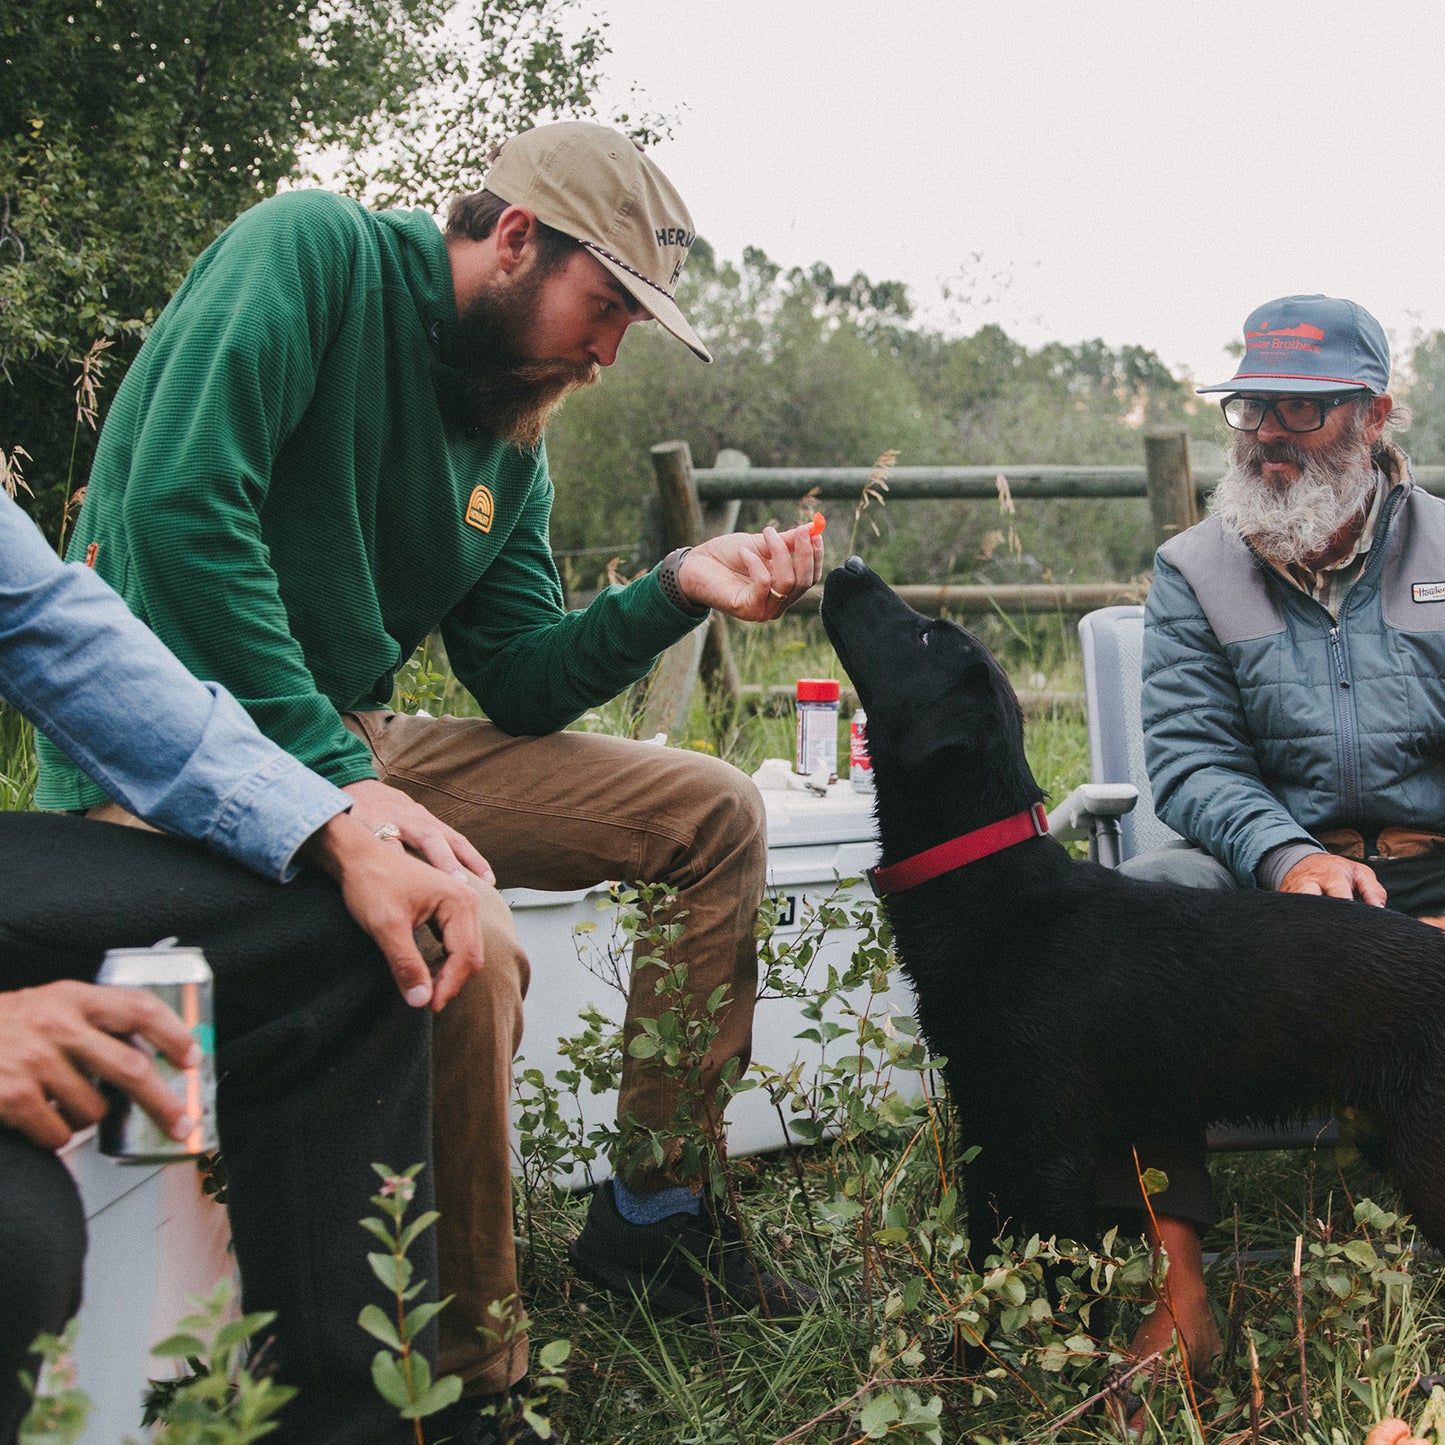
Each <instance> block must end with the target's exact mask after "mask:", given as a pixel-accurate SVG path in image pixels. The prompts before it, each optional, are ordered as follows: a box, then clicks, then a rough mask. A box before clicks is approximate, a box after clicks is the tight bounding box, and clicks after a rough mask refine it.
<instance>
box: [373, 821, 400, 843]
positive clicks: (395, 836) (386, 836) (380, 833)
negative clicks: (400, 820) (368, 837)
mask: <svg viewBox="0 0 1445 1445" xmlns="http://www.w3.org/2000/svg"><path fill="white" fill-rule="evenodd" d="M376 836H377V837H378V838H379V839H381V841H382V842H383V843H390V842H392V841H393V840H395V841H396V842H398V843H399V842H401V829H400V828H398V827H397V826H396V824H395V823H383V824H382V825H381V827H379V828H378V829H377V830H376Z"/></svg>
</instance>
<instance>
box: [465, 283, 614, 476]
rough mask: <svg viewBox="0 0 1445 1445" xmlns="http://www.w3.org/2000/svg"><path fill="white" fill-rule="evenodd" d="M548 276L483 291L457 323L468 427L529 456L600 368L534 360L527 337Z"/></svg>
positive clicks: (583, 362) (559, 361)
mask: <svg viewBox="0 0 1445 1445" xmlns="http://www.w3.org/2000/svg"><path fill="white" fill-rule="evenodd" d="M545 280H546V277H545V276H540V275H537V274H536V273H535V271H532V272H529V273H527V274H526V275H524V276H522V277H520V278H518V279H517V280H516V281H514V282H511V283H510V284H508V285H504V286H498V287H496V288H495V289H489V290H483V291H479V292H478V293H477V294H476V295H475V296H474V297H473V298H472V300H471V301H470V302H469V303H468V305H467V308H466V310H465V311H463V312H462V314H461V315H460V316H459V317H458V318H457V351H456V355H457V365H458V367H459V368H460V370H461V371H462V372H463V374H464V375H465V376H466V385H465V387H464V388H463V397H464V406H465V411H466V423H467V425H468V426H470V427H475V428H478V429H480V430H482V431H489V432H493V433H495V434H496V435H497V436H500V437H501V438H502V439H503V440H504V441H507V442H510V443H511V444H512V445H513V446H514V447H520V448H521V449H522V450H524V451H531V450H533V449H534V448H535V447H536V446H537V443H538V442H540V441H541V440H542V432H543V431H544V429H545V428H546V425H547V422H548V419H549V418H550V417H551V415H552V413H553V412H554V411H556V410H557V408H558V407H559V406H560V405H561V404H562V400H563V398H564V397H566V396H567V395H568V393H569V392H573V391H576V390H577V388H578V387H582V386H590V385H591V384H592V383H593V382H594V381H596V380H597V377H598V373H599V372H600V370H601V368H600V367H599V366H598V365H597V364H596V363H595V362H591V361H561V360H552V361H531V360H528V358H527V356H526V354H525V351H524V350H523V338H524V337H525V336H526V334H527V329H528V326H529V323H530V322H531V319H532V312H533V307H534V305H535V303H536V299H537V296H538V294H539V293H540V291H541V288H542V283H543V281H545Z"/></svg>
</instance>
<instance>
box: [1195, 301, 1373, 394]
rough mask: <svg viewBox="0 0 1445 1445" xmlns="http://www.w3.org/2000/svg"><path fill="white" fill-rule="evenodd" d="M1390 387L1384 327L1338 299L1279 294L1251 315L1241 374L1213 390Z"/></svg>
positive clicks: (1202, 390)
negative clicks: (1278, 296) (1276, 299)
mask: <svg viewBox="0 0 1445 1445" xmlns="http://www.w3.org/2000/svg"><path fill="white" fill-rule="evenodd" d="M1356 387H1364V388H1365V389H1367V390H1369V391H1372V392H1374V393H1375V395H1376V396H1379V395H1381V394H1382V393H1384V392H1387V391H1388V390H1389V389H1390V343H1389V342H1388V341H1386V340H1385V333H1384V331H1383V330H1382V329H1381V326H1380V323H1379V322H1378V321H1376V320H1375V318H1374V317H1373V316H1371V315H1370V313H1369V312H1368V311H1366V310H1365V308H1364V307H1363V306H1357V305H1356V304H1355V303H1354V302H1353V301H1344V300H1341V299H1340V298H1339V297H1337V296H1281V297H1280V298H1279V300H1278V301H1266V302H1265V304H1264V305H1263V306H1259V307H1256V308H1255V309H1254V310H1253V311H1251V312H1250V313H1249V316H1248V318H1247V319H1246V321H1245V323H1244V355H1243V356H1242V357H1241V358H1240V362H1239V370H1238V371H1237V372H1235V374H1234V375H1233V376H1231V377H1230V378H1229V380H1228V381H1221V382H1220V383H1219V384H1218V385H1217V386H1201V387H1200V388H1199V394H1200V395H1201V396H1203V395H1205V394H1206V393H1208V392H1211V391H1266V392H1280V393H1293V392H1304V393H1308V392H1318V391H1352V390H1353V389H1354V388H1356Z"/></svg>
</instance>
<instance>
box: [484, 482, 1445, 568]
mask: <svg viewBox="0 0 1445 1445" xmlns="http://www.w3.org/2000/svg"><path fill="white" fill-rule="evenodd" d="M495 511H496V503H495V502H493V501H492V494H491V493H490V492H489V491H488V490H487V489H486V488H485V487H474V488H473V489H472V495H471V497H470V498H469V499H468V501H467V518H466V521H467V526H469V527H475V528H476V529H477V531H479V532H490V531H491V530H492V516H493V514H494V513H495ZM1439 585H1440V586H1441V587H1445V582H1442V583H1440V584H1439Z"/></svg>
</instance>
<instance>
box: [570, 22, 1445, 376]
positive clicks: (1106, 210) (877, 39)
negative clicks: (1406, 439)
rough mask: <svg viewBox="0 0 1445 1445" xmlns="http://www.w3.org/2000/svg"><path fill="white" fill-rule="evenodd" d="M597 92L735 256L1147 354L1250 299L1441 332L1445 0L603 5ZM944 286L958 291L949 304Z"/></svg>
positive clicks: (951, 320) (953, 318) (1179, 346)
mask: <svg viewBox="0 0 1445 1445" xmlns="http://www.w3.org/2000/svg"><path fill="white" fill-rule="evenodd" d="M589 3H590V6H591V8H592V9H593V11H594V12H595V13H596V14H598V15H600V16H601V17H602V18H603V19H605V20H606V21H607V22H608V32H607V34H608V40H609V43H610V45H611V47H612V51H613V54H612V56H611V58H610V60H609V61H608V62H607V71H608V75H609V80H610V85H611V89H610V91H609V92H607V93H604V95H603V97H602V98H603V100H604V101H606V100H613V101H616V102H618V103H619V104H624V105H625V104H626V93H627V90H628V88H629V87H631V86H633V85H636V86H638V87H640V89H641V90H642V92H643V93H644V94H645V95H646V96H647V98H648V99H649V100H650V101H651V103H652V105H653V107H654V108H655V109H660V110H663V111H666V112H669V113H671V114H672V115H674V116H675V117H676V120H675V125H674V135H673V139H672V140H670V141H668V142H666V143H665V144H663V145H661V146H659V147H657V148H656V149H655V150H654V152H653V154H654V155H655V156H656V158H657V159H658V161H659V163H660V164H661V165H662V166H663V168H664V170H666V171H667V173H668V174H669V175H670V176H671V178H672V179H673V181H674V182H675V183H676V184H677V186H678V188H679V190H681V191H682V193H683V195H684V197H685V198H686V199H687V202H688V205H689V207H690V209H691V211H692V214H693V218H694V221H695V223H696V225H697V228H698V231H699V232H700V233H701V234H702V235H704V236H706V237H707V239H708V240H709V241H711V242H712V244H713V246H714V247H715V248H716V250H717V251H718V253H719V254H720V255H721V256H722V257H724V258H727V259H731V260H739V259H740V258H741V255H742V250H743V247H744V246H745V245H755V246H760V247H762V248H763V250H764V251H766V252H767V253H768V255H769V256H771V257H772V258H773V259H774V260H775V261H779V262H781V263H783V264H784V265H808V264H811V263H812V262H813V261H819V260H821V261H826V262H827V263H828V264H829V265H830V266H832V268H833V270H834V271H835V272H836V273H838V274H839V275H842V276H850V275H852V274H853V272H855V271H858V270H861V271H864V272H866V273H867V274H868V275H869V276H870V277H871V278H873V279H874V280H879V279H885V278H886V279H897V280H902V281H906V282H908V283H909V286H910V289H911V290H912V293H913V296H914V300H915V302H916V303H917V304H918V305H919V306H920V307H921V308H922V309H923V311H924V314H925V316H926V318H927V319H928V320H930V321H932V322H934V323H936V324H939V325H948V326H951V327H953V328H956V329H958V330H960V331H963V332H972V331H974V330H976V329H977V327H978V326H980V325H982V324H983V323H985V322H988V321H992V322H996V323H998V324H999V325H1001V326H1003V327H1004V328H1005V329H1006V330H1007V331H1008V332H1009V333H1010V334H1011V335H1012V336H1014V337H1015V338H1016V339H1018V340H1020V341H1023V342H1025V343H1027V344H1028V345H1030V346H1036V345H1038V344H1040V343H1042V342H1044V341H1049V340H1060V341H1067V342H1075V341H1081V340H1085V339H1088V338H1092V337H1096V336H1098V337H1102V338H1103V339H1104V340H1105V341H1107V342H1109V343H1111V344H1114V345H1121V344H1124V343H1130V342H1133V343H1139V344H1142V345H1145V346H1148V347H1151V348H1153V349H1154V350H1155V351H1157V352H1158V353H1159V355H1160V356H1161V357H1162V359H1163V360H1164V361H1165V362H1167V363H1168V364H1169V365H1170V366H1171V367H1174V368H1176V369H1179V368H1188V369H1189V370H1190V371H1191V372H1192V373H1193V375H1194V376H1195V378H1196V379H1197V380H1200V381H1203V382H1208V381H1217V380H1220V379H1222V378H1223V377H1225V376H1228V375H1229V374H1230V372H1231V371H1232V370H1233V367H1232V364H1231V363H1230V361H1229V359H1228V357H1227V356H1226V354H1225V351H1224V347H1225V345H1226V344H1227V343H1228V342H1229V341H1231V340H1232V339H1235V338H1237V336H1238V335H1239V331H1240V328H1241V323H1242V322H1243V320H1244V316H1245V314H1246V313H1247V312H1248V311H1249V310H1250V309H1252V308H1253V307H1254V306H1255V305H1257V304H1258V303H1260V302H1262V301H1266V300H1269V299H1271V298H1273V297H1275V296H1280V295H1284V294H1288V293H1290V292H1295V291H1324V292H1326V293H1328V294H1331V295H1343V296H1349V297H1351V298H1352V299H1354V300H1356V301H1359V302H1360V303H1361V304H1363V305H1364V306H1366V307H1367V308H1368V309H1369V310H1371V311H1373V312H1374V314H1375V315H1376V316H1378V317H1379V318H1380V320H1381V322H1382V323H1383V324H1384V325H1385V327H1386V329H1387V331H1389V333H1390V335H1391V338H1392V341H1393V342H1394V343H1395V348H1396V355H1397V357H1398V356H1399V355H1400V352H1401V351H1402V349H1403V348H1404V347H1405V346H1406V345H1407V344H1408V342H1409V340H1410V338H1411V336H1412V334H1413V333H1414V332H1415V331H1416V330H1417V329H1420V328H1423V329H1424V330H1426V331H1430V330H1435V329H1445V160H1442V157H1445V0H1364V3H1360V0H1352V3H1347V0H1253V3H1249V4H1245V3H1240V0H1215V3H1211V4H1184V3H1179V0H1092V3H1090V0H673V3H671V4H668V5H663V4H658V3H656V0H589ZM945 287H947V288H949V289H950V290H952V291H953V292H954V299H953V300H952V301H951V302H946V301H945V300H944V299H943V295H944V289H945Z"/></svg>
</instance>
